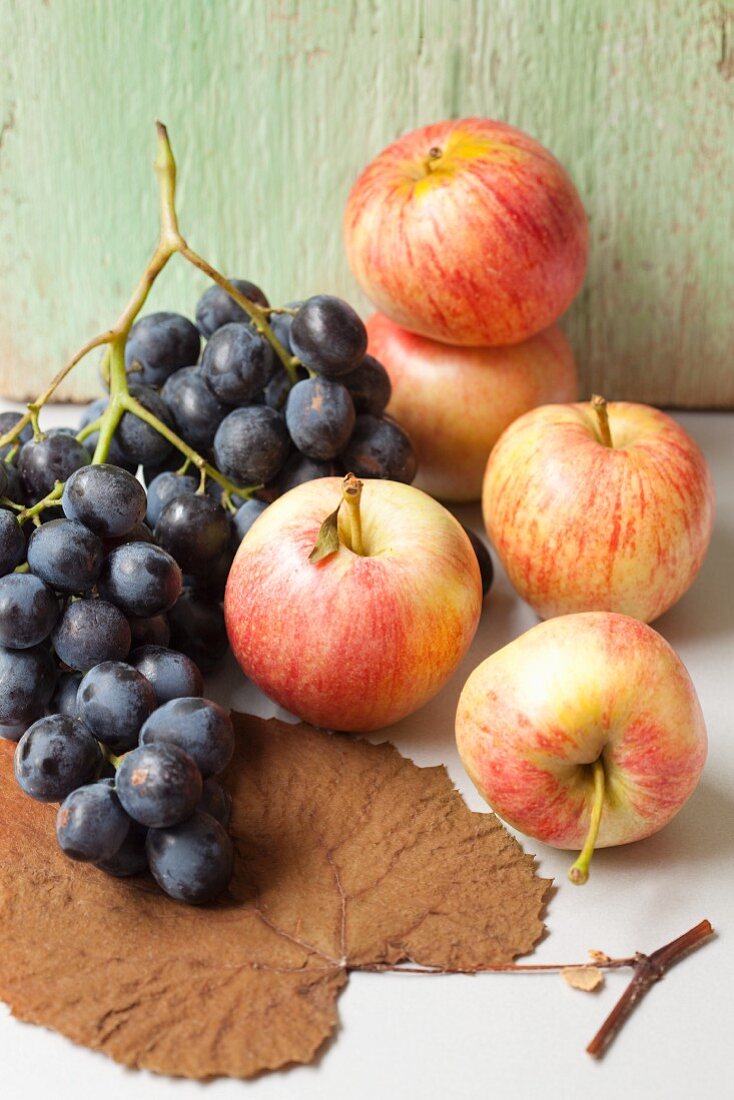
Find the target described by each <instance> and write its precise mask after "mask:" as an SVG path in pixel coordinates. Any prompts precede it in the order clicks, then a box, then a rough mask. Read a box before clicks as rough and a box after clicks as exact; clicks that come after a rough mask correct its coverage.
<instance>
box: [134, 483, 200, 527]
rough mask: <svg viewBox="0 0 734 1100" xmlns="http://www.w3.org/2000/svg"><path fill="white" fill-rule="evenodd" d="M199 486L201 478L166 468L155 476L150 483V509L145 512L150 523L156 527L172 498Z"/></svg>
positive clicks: (191, 491) (194, 489)
mask: <svg viewBox="0 0 734 1100" xmlns="http://www.w3.org/2000/svg"><path fill="white" fill-rule="evenodd" d="M215 484H216V483H215ZM198 488H199V479H198V478H197V477H190V476H189V475H188V474H175V473H173V471H171V470H166V471H165V472H164V473H162V474H158V476H157V477H154V478H153V480H152V481H151V482H150V484H149V485H148V510H147V512H146V513H145V518H146V520H147V521H148V523H149V525H150V526H151V527H155V525H156V523H157V522H158V520H159V519H160V515H161V512H162V511H163V509H164V508H165V507H166V505H167V504H170V502H171V501H172V500H175V499H176V497H180V496H181V495H182V493H195V492H196V490H197V489H198Z"/></svg>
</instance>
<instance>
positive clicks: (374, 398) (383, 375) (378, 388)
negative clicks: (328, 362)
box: [339, 355, 392, 416]
mask: <svg viewBox="0 0 734 1100" xmlns="http://www.w3.org/2000/svg"><path fill="white" fill-rule="evenodd" d="M339 381H340V382H341V384H342V385H343V386H346V387H347V389H348V390H349V392H350V394H351V395H352V401H353V402H354V408H355V411H356V413H357V415H358V416H360V415H362V413H371V414H372V415H373V416H379V415H380V413H381V412H384V411H385V409H386V408H387V404H388V401H389V400H390V398H391V396H392V383H391V381H390V375H389V374H388V373H387V371H386V370H385V368H384V367H383V365H382V363H379V362H378V361H377V359H374V358H373V357H372V356H371V355H365V357H364V359H363V360H362V362H361V363H360V364H359V366H358V367H355V368H354V370H352V371H350V372H349V374H343V375H342V376H341V377H340V379H339Z"/></svg>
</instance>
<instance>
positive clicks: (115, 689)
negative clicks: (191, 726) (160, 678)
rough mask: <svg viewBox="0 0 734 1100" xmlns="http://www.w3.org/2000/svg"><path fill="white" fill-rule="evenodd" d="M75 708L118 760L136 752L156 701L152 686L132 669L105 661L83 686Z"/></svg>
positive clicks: (117, 662)
mask: <svg viewBox="0 0 734 1100" xmlns="http://www.w3.org/2000/svg"><path fill="white" fill-rule="evenodd" d="M76 705H77V713H78V715H79V717H80V718H81V720H82V721H83V722H84V724H85V725H86V726H87V727H88V728H89V729H90V730H91V731H92V733H93V734H94V736H95V737H96V738H97V740H98V741H101V742H102V744H104V745H106V746H107V748H108V749H110V750H111V751H112V752H113V753H114V754H115V755H116V756H117V755H119V754H120V753H123V752H129V750H130V749H134V748H135V746H136V745H137V743H138V734H139V732H140V729H141V727H142V726H143V723H144V722H145V720H146V719H147V718H148V717H149V715H151V714H152V713H153V711H154V710H155V708H156V706H157V700H156V696H155V691H154V690H153V688H152V686H151V685H150V684H149V683H148V681H147V680H146V678H145V677H144V676H143V674H142V673H141V672H138V670H137V669H136V668H133V667H132V665H128V664H125V663H124V662H123V661H103V662H102V664H99V665H95V666H94V668H92V669H90V670H89V672H88V673H87V674H86V676H85V677H84V679H83V680H82V682H81V683H80V685H79V690H78V692H77V697H76Z"/></svg>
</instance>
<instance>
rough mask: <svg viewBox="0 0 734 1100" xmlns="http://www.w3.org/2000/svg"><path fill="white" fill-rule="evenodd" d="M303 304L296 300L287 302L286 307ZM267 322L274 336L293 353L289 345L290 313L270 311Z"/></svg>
mask: <svg viewBox="0 0 734 1100" xmlns="http://www.w3.org/2000/svg"><path fill="white" fill-rule="evenodd" d="M302 305H303V300H302V299H301V300H300V301H298V302H287V303H286V307H285V308H286V309H300V308H301V306H302ZM268 324H269V325H270V327H271V329H272V330H273V332H274V334H275V336H276V337H277V338H278V340H280V342H281V344H282V345H283V347H284V348H285V350H286V351H287V352H289V353H290V354H291V355H293V348H292V347H291V325H292V324H293V314H292V313H271V314H270V316H269V317H268Z"/></svg>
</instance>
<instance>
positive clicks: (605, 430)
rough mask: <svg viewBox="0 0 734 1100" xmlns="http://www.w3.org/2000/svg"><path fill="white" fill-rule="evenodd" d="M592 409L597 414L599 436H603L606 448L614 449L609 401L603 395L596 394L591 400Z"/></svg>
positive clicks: (602, 439)
mask: <svg viewBox="0 0 734 1100" xmlns="http://www.w3.org/2000/svg"><path fill="white" fill-rule="evenodd" d="M591 407H592V409H593V410H594V412H595V413H596V417H597V420H598V421H599V434H600V435H601V441H602V443H603V444H604V446H605V447H613V446H614V444H613V443H612V430H611V428H610V427H609V409H608V408H607V401H606V398H605V397H602V396H601V394H598V393H595V394H594V395H593V396H592V398H591Z"/></svg>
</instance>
